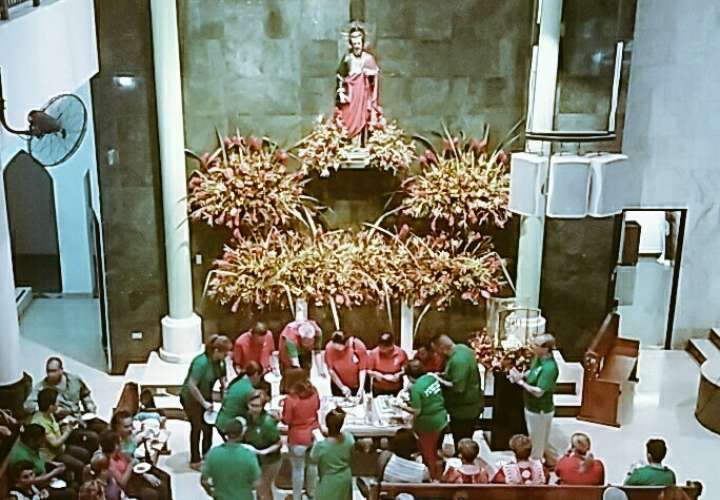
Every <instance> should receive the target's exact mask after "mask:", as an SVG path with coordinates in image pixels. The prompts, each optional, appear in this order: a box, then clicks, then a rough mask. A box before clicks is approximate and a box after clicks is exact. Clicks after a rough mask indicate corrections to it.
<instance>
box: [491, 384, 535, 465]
mask: <svg viewBox="0 0 720 500" xmlns="http://www.w3.org/2000/svg"><path fill="white" fill-rule="evenodd" d="M493 396H494V398H493V413H492V434H491V438H490V449H491V450H493V451H496V450H507V449H509V448H510V447H509V445H508V443H509V441H510V438H511V437H512V436H514V435H515V434H525V435H527V425H526V423H525V403H524V401H523V389H522V387H520V386H519V385H517V384H513V383H511V382H510V381H509V380H508V379H507V377H506V376H505V374H503V373H493Z"/></svg>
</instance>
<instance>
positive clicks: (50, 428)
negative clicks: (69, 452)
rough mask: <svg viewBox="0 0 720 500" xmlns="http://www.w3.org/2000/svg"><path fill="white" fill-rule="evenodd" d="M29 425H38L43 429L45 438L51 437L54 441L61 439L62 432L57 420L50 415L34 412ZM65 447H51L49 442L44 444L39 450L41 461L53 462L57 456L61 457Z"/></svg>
mask: <svg viewBox="0 0 720 500" xmlns="http://www.w3.org/2000/svg"><path fill="white" fill-rule="evenodd" d="M30 423H31V424H38V425H39V426H41V427H42V428H43V429H45V438H46V439H47V438H48V437H52V438H54V439H60V438H61V437H62V431H61V430H60V424H58V422H57V420H55V417H54V416H52V415H50V416H48V415H45V414H44V413H42V412H40V411H38V412H35V414H34V415H33V416H32V419H30ZM64 449H65V447H64V446H63V445H60V446H52V445H51V444H50V442H49V441H46V442H45V446H43V447H42V448H40V456H41V457H42V458H43V460H53V459H54V458H55V457H57V456H58V455H62V453H63V451H64Z"/></svg>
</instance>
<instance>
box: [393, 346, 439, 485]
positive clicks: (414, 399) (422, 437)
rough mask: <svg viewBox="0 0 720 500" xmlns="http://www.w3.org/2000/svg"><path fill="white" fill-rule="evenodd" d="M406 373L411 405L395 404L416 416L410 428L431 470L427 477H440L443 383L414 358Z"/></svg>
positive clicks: (424, 460)
mask: <svg viewBox="0 0 720 500" xmlns="http://www.w3.org/2000/svg"><path fill="white" fill-rule="evenodd" d="M405 375H407V378H408V379H409V380H410V383H411V384H412V386H411V387H410V406H406V405H403V404H401V403H400V404H398V406H399V407H400V408H402V409H404V410H405V411H408V412H410V413H412V414H413V415H415V419H414V421H413V430H414V431H415V434H417V439H418V448H419V449H420V453H421V455H422V457H423V462H424V463H425V465H426V466H427V468H428V471H430V478H432V479H439V477H440V473H439V471H438V467H437V461H438V455H437V451H438V441H439V439H440V434H441V433H442V431H443V430H444V429H445V426H446V425H447V422H448V414H447V411H446V410H445V399H444V398H443V391H442V386H441V384H440V381H439V378H438V376H436V375H434V374H429V373H426V372H425V367H424V366H423V363H422V361H420V360H419V359H413V360H412V361H410V362H409V363H408V364H407V366H406V368H405Z"/></svg>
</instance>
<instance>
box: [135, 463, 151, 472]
mask: <svg viewBox="0 0 720 500" xmlns="http://www.w3.org/2000/svg"><path fill="white" fill-rule="evenodd" d="M150 469H152V465H150V464H149V463H147V462H140V463H139V464H136V465H135V467H133V472H134V473H135V474H145V473H146V472H148V471H150Z"/></svg>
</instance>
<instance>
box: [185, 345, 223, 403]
mask: <svg viewBox="0 0 720 500" xmlns="http://www.w3.org/2000/svg"><path fill="white" fill-rule="evenodd" d="M224 375H225V361H224V360H223V361H211V360H210V358H209V357H208V355H207V354H205V353H203V354H198V355H197V356H195V359H193V360H192V363H190V369H189V370H188V374H187V377H185V382H183V387H182V390H181V391H180V397H182V398H185V399H187V398H189V397H192V396H191V395H190V388H189V387H188V382H189V380H190V378H193V379H195V382H196V383H197V386H198V389H199V390H200V394H202V397H204V398H205V400H206V401H210V400H211V399H212V390H213V387H214V386H215V382H217V380H218V379H219V378H221V377H223V376H224Z"/></svg>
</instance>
